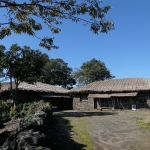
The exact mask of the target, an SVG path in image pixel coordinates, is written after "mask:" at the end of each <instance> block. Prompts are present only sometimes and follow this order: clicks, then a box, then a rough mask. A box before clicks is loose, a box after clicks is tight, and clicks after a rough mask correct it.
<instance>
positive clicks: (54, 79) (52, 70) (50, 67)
mask: <svg viewBox="0 0 150 150" xmlns="http://www.w3.org/2000/svg"><path fill="white" fill-rule="evenodd" d="M72 71H73V70H72V68H70V67H68V64H67V63H65V62H64V61H63V60H62V59H59V58H58V59H50V60H49V61H48V62H47V63H46V65H45V67H44V70H43V74H42V77H41V78H40V80H41V81H42V82H44V83H47V84H52V85H59V86H62V87H64V88H72V86H73V85H74V84H76V82H75V80H74V79H73V78H72V76H71V74H72Z"/></svg>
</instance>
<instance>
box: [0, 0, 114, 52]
mask: <svg viewBox="0 0 150 150" xmlns="http://www.w3.org/2000/svg"><path fill="white" fill-rule="evenodd" d="M100 5H101V0H84V1H78V0H61V1H59V0H42V1H41V0H23V1H19V0H18V1H15V0H1V1H0V8H1V9H3V11H2V13H1V21H0V39H3V38H4V37H6V36H9V35H11V34H12V33H15V34H21V33H25V34H28V35H30V36H34V37H36V38H38V39H40V43H39V45H40V46H42V47H45V48H47V49H49V50H50V49H51V48H58V46H55V45H54V43H53V40H54V37H48V36H45V37H43V38H41V37H37V35H36V32H37V31H40V30H42V29H43V27H44V24H45V25H46V26H47V27H48V28H49V29H50V31H51V33H59V32H60V31H61V29H60V27H59V25H60V24H62V22H63V21H64V20H66V19H67V20H72V21H73V22H79V21H83V25H86V24H88V25H89V26H90V30H92V31H93V32H94V33H98V32H99V31H100V32H104V33H107V32H108V31H109V30H111V29H114V23H113V22H112V21H111V20H107V19H106V18H105V15H106V13H107V12H108V11H109V10H111V9H112V7H111V6H105V7H101V6H100ZM85 16H86V17H88V20H86V19H85Z"/></svg>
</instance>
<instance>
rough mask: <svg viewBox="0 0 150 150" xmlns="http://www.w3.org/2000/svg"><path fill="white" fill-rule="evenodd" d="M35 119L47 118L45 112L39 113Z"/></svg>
mask: <svg viewBox="0 0 150 150" xmlns="http://www.w3.org/2000/svg"><path fill="white" fill-rule="evenodd" d="M34 116H35V117H41V118H46V113H45V112H44V111H38V112H36V113H35V115H34Z"/></svg>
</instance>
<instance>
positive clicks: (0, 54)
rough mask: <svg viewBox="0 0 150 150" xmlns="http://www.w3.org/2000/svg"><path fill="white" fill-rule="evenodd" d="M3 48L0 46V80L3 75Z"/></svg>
mask: <svg viewBox="0 0 150 150" xmlns="http://www.w3.org/2000/svg"><path fill="white" fill-rule="evenodd" d="M5 50H6V48H5V46H3V45H0V78H1V77H3V75H4V73H3V69H4V64H3V63H2V62H3V58H4V55H5V54H4V53H5Z"/></svg>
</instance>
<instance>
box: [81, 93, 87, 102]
mask: <svg viewBox="0 0 150 150" xmlns="http://www.w3.org/2000/svg"><path fill="white" fill-rule="evenodd" d="M83 101H88V97H87V95H80V102H83Z"/></svg>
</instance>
